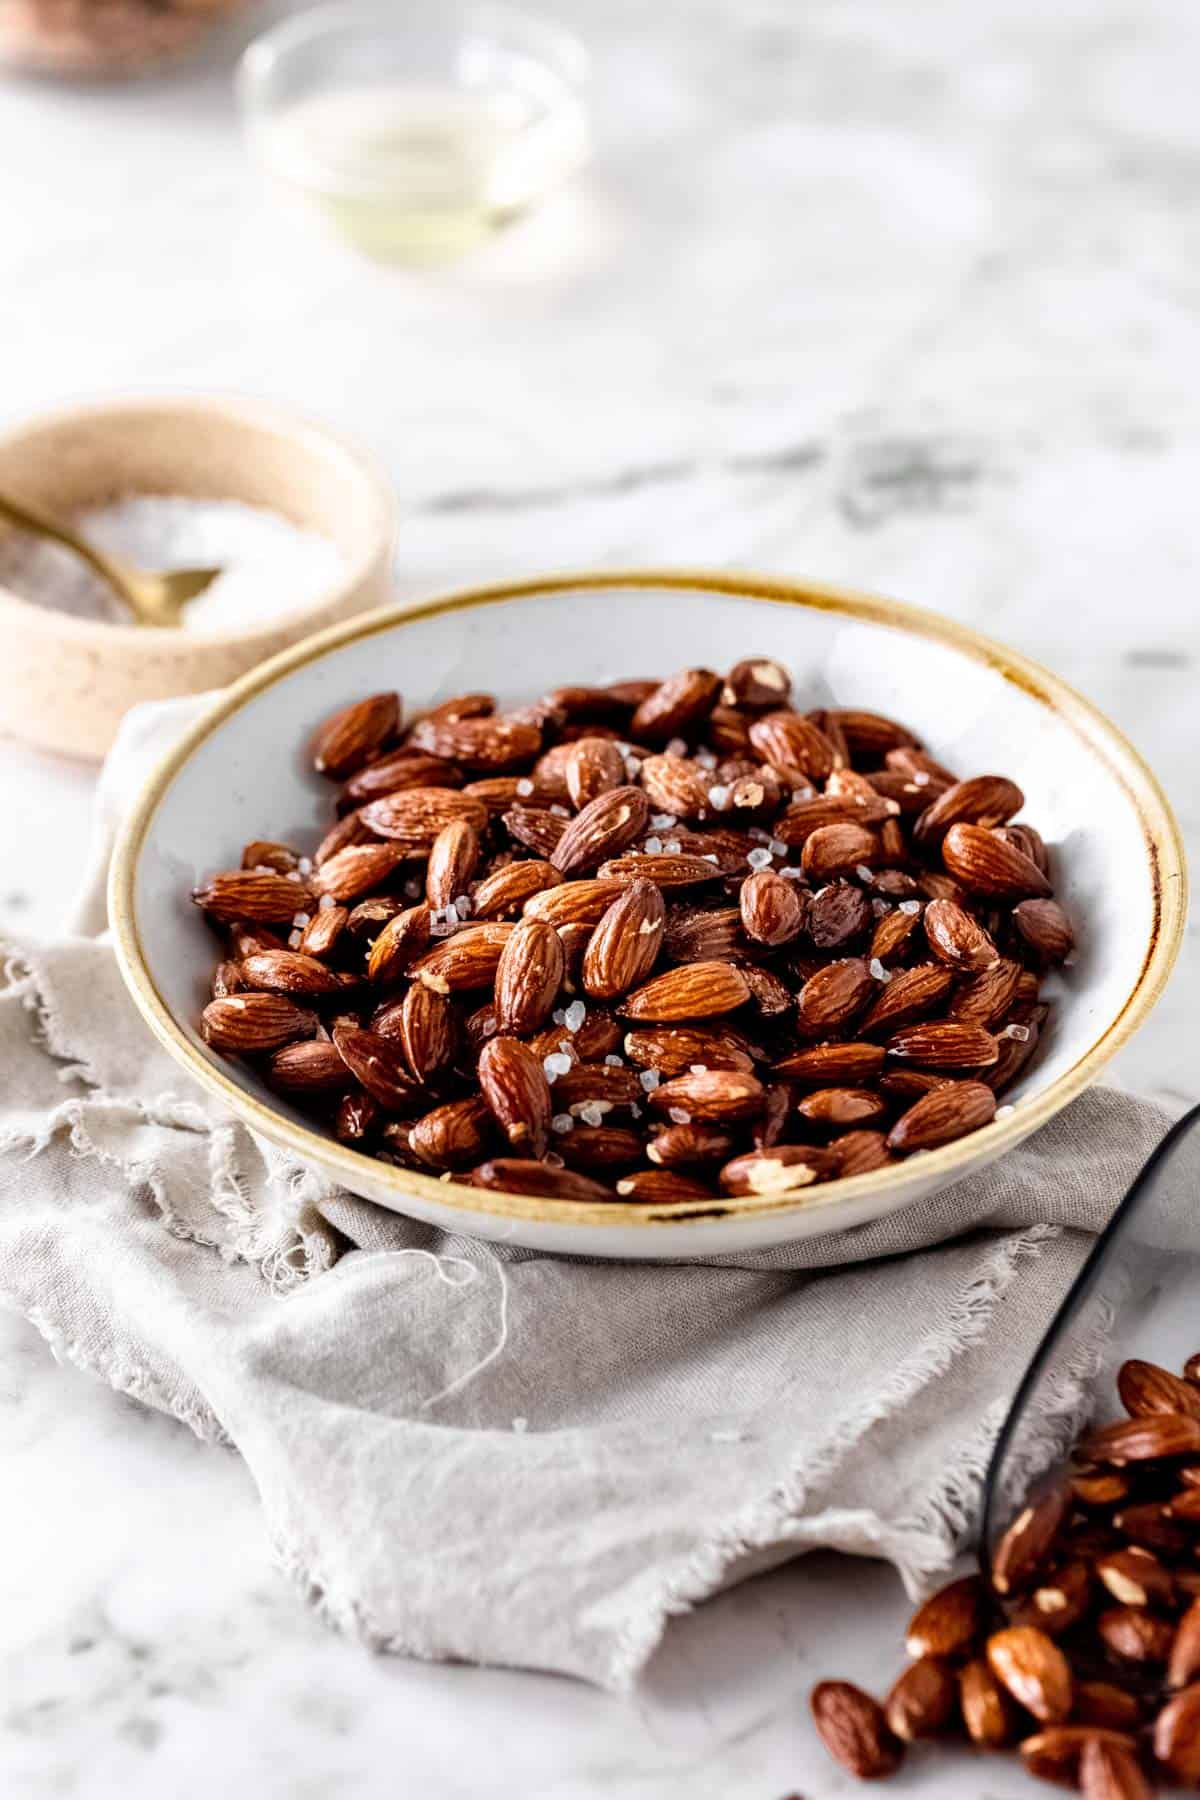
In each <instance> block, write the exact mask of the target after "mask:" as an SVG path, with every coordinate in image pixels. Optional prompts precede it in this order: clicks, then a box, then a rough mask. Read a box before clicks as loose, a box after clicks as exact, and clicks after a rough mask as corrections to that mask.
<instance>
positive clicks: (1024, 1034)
mask: <svg viewBox="0 0 1200 1800" xmlns="http://www.w3.org/2000/svg"><path fill="white" fill-rule="evenodd" d="M1000 1036H1001V1037H1006V1038H1011V1039H1012V1040H1013V1043H1014V1044H1027V1043H1028V1042H1029V1027H1028V1025H1006V1026H1005V1027H1004V1030H1003V1031H1002V1032H1001V1033H1000Z"/></svg>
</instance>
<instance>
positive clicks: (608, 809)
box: [550, 787, 650, 875]
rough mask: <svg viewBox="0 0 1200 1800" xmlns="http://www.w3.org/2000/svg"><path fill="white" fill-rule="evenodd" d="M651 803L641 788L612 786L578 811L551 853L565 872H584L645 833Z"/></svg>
mask: <svg viewBox="0 0 1200 1800" xmlns="http://www.w3.org/2000/svg"><path fill="white" fill-rule="evenodd" d="M649 816H650V806H649V802H648V801H647V799H646V796H645V794H643V792H642V790H641V789H640V788H635V787H617V788H610V789H609V790H608V792H607V793H603V794H598V795H597V796H596V798H595V799H594V800H591V801H589V802H588V804H587V805H586V806H585V807H584V808H583V809H582V811H580V812H578V813H577V814H576V815H575V817H574V818H573V819H572V820H571V821H570V823H569V824H568V825H567V827H566V829H565V830H564V832H563V834H562V836H561V837H560V838H559V840H558V843H557V844H556V845H555V847H554V850H553V852H552V854H551V856H550V861H551V862H552V863H553V864H554V867H555V868H556V869H557V870H558V871H559V873H560V874H562V875H582V874H585V873H586V872H587V871H588V870H591V869H595V868H597V867H598V866H599V864H600V863H602V862H604V861H605V860H606V859H607V858H609V857H613V856H619V855H620V853H621V851H622V850H624V849H625V848H626V847H627V846H628V845H629V844H632V843H633V841H634V840H635V838H638V837H640V836H641V835H642V833H643V831H644V830H645V828H646V821H647V819H648V818H649Z"/></svg>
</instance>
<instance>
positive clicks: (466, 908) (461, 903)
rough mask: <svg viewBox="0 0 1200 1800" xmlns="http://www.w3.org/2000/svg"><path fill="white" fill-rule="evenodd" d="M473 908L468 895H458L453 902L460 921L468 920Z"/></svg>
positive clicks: (473, 904) (473, 903)
mask: <svg viewBox="0 0 1200 1800" xmlns="http://www.w3.org/2000/svg"><path fill="white" fill-rule="evenodd" d="M474 906H475V902H474V901H473V900H472V898H471V896H470V894H460V895H459V896H458V898H457V900H456V901H455V902H454V910H455V912H456V913H457V914H458V916H459V918H460V919H469V918H470V916H471V913H472V911H473V909H474Z"/></svg>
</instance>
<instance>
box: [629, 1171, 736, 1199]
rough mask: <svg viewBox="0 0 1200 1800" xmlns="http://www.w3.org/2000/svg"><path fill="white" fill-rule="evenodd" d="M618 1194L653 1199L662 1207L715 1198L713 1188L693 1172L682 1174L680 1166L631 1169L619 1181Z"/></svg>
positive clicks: (632, 1197)
mask: <svg viewBox="0 0 1200 1800" xmlns="http://www.w3.org/2000/svg"><path fill="white" fill-rule="evenodd" d="M617 1193H618V1194H619V1195H620V1197H621V1199H622V1200H635V1201H636V1200H641V1201H652V1202H654V1203H655V1204H657V1205H659V1206H676V1205H678V1204H679V1203H680V1202H681V1201H689V1200H693V1201H694V1200H712V1199H713V1198H714V1196H713V1191H712V1189H711V1188H709V1187H706V1186H705V1185H704V1183H703V1182H702V1181H697V1180H696V1178H695V1177H694V1176H692V1175H681V1174H680V1173H679V1170H678V1169H631V1170H630V1172H629V1174H628V1175H622V1176H621V1177H620V1179H619V1180H618V1182H617Z"/></svg>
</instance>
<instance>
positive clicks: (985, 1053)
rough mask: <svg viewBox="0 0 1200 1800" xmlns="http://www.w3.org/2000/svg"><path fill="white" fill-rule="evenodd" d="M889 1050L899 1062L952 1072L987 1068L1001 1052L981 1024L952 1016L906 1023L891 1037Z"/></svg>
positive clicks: (889, 1053)
mask: <svg viewBox="0 0 1200 1800" xmlns="http://www.w3.org/2000/svg"><path fill="white" fill-rule="evenodd" d="M887 1052H888V1055H889V1056H890V1057H891V1058H892V1059H893V1060H894V1061H896V1062H904V1063H914V1064H915V1065H916V1066H917V1067H918V1068H921V1069H930V1070H933V1071H938V1070H942V1069H945V1070H947V1071H949V1072H953V1071H954V1070H956V1069H986V1068H987V1067H988V1065H989V1064H990V1063H994V1062H995V1060H996V1058H997V1056H998V1055H999V1054H1000V1052H999V1049H998V1047H997V1044H996V1040H995V1038H994V1037H992V1035H991V1033H990V1032H987V1031H985V1030H984V1029H983V1027H982V1026H981V1025H962V1024H959V1023H958V1021H957V1020H950V1019H947V1020H933V1021H931V1022H923V1023H921V1024H917V1025H905V1026H904V1027H903V1028H902V1029H901V1030H900V1031H896V1032H893V1034H892V1036H891V1037H889V1039H888V1042H887Z"/></svg>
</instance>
